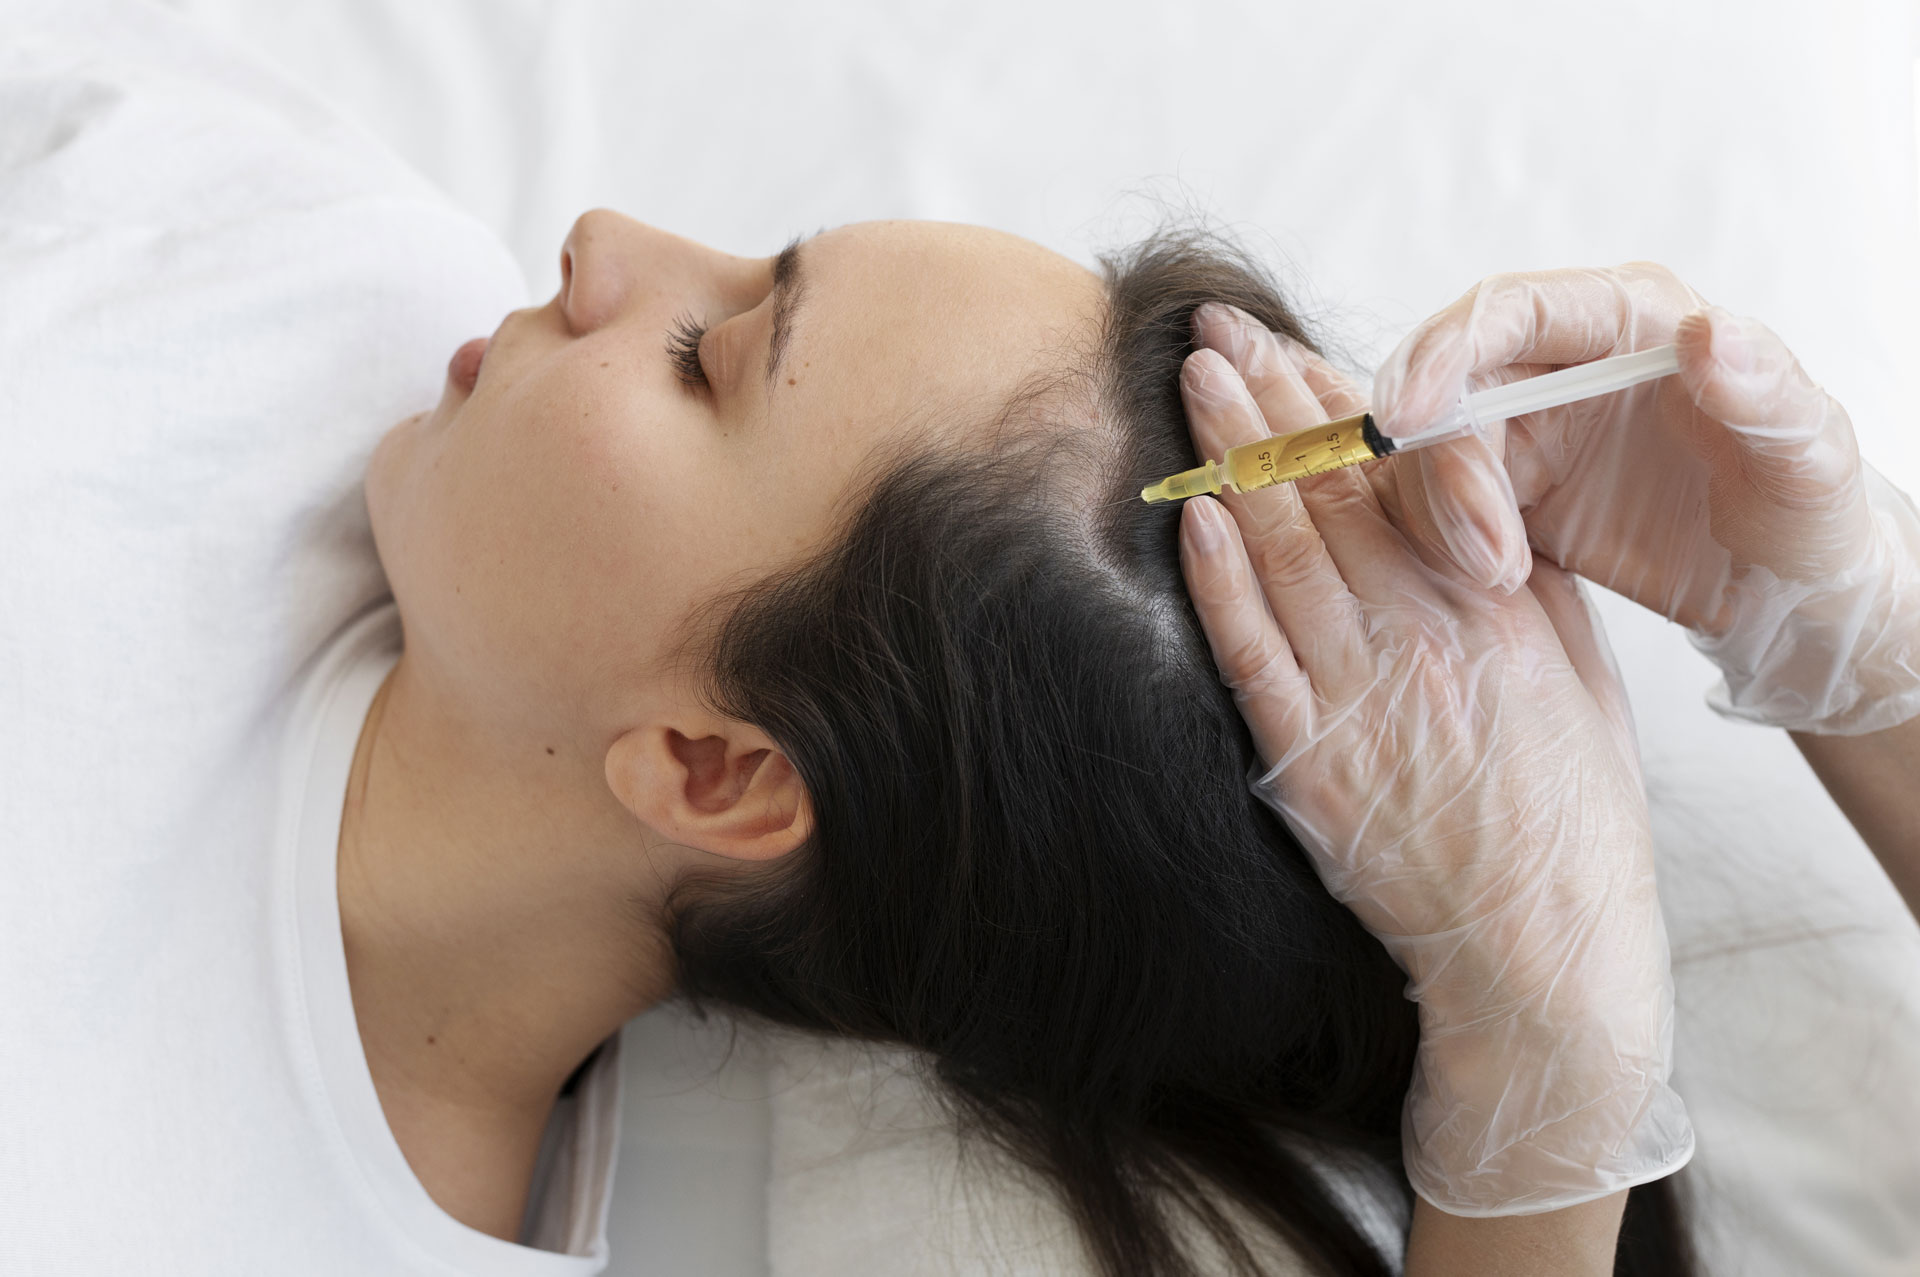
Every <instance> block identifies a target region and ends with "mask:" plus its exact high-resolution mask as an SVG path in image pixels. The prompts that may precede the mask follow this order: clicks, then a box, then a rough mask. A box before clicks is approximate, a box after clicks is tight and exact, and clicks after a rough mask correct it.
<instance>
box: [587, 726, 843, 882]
mask: <svg viewBox="0 0 1920 1277" xmlns="http://www.w3.org/2000/svg"><path fill="white" fill-rule="evenodd" d="M606 775H607V784H608V787H609V788H610V789H612V791H613V793H614V796H615V797H617V798H619V800H620V801H621V803H622V804H623V805H624V806H625V807H626V808H627V809H628V810H629V811H631V812H632V813H633V814H634V816H635V817H636V818H637V819H638V820H640V821H641V823H643V824H645V825H647V826H648V827H649V828H651V829H653V830H654V831H656V832H657V833H659V834H660V835H662V836H663V837H665V838H667V839H669V840H670V841H672V842H676V843H682V844H685V845H687V846H690V847H694V848H697V849H698V850H701V851H706V852H711V853H713V854H714V855H718V856H726V857H728V858H729V859H733V860H774V859H777V858H778V857H780V856H784V855H786V854H787V853H788V852H790V851H792V850H794V849H795V848H796V847H798V846H799V845H800V844H801V843H803V842H805V841H806V839H807V836H808V835H809V834H810V833H812V831H813V812H812V805H811V803H810V802H809V801H808V797H807V792H806V786H805V784H804V783H803V782H802V781H801V779H800V773H799V772H798V771H797V770H796V769H795V768H794V766H793V764H792V763H791V762H790V761H789V760H788V759H787V757H786V755H785V754H783V753H781V752H780V750H779V748H778V746H776V745H775V744H774V743H773V741H772V739H771V738H769V737H768V736H767V735H766V733H764V732H762V731H761V730H760V729H759V728H757V727H754V726H752V725H751V724H747V723H738V722H733V721H730V720H721V719H709V720H706V721H702V722H682V723H678V724H673V723H664V722H656V723H651V724H648V725H646V726H644V727H638V728H635V729H633V730H632V731H630V732H627V733H626V734H625V735H623V736H621V737H620V739H618V740H617V741H615V742H614V743H613V746H612V747H611V748H610V749H609V750H608V751H607V760H606Z"/></svg>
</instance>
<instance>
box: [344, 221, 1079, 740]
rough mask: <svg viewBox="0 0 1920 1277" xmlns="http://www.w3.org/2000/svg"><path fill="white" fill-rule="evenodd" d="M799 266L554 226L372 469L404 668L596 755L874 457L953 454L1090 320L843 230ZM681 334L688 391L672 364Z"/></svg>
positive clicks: (938, 245)
mask: <svg viewBox="0 0 1920 1277" xmlns="http://www.w3.org/2000/svg"><path fill="white" fill-rule="evenodd" d="M795 264H796V266H797V269H795V270H793V271H792V272H791V274H792V276H793V278H792V280H791V281H790V285H791V286H790V287H784V288H781V289H779V290H776V289H775V286H774V285H775V270H774V267H775V259H774V258H747V257H734V256H731V255H729V254H726V253H722V252H718V251H716V250H714V249H710V248H706V247H703V246H701V245H699V244H696V243H694V242H692V241H691V240H686V239H682V238H680V237H679V236H676V235H671V234H668V233H666V232H665V231H660V230H656V229H654V228H653V227H650V226H646V225H644V224H642V223H640V222H636V221H634V220H632V219H631V218H628V217H624V216H622V215H620V214H618V213H614V212H610V211H607V210H605V209H595V210H592V211H590V212H588V213H586V214H584V215H583V216H582V217H581V218H580V219H579V221H578V222H576V223H575V224H574V226H573V229H572V231H571V232H570V233H569V234H568V235H567V238H566V241H565V243H564V245H563V246H562V249H561V286H560V292H559V294H558V296H556V297H555V298H554V299H553V300H552V301H551V302H549V303H548V304H546V305H545V306H540V307H537V308H533V309H529V310H519V311H514V312H513V313H511V314H509V315H508V316H507V317H506V319H505V321H504V322H503V323H502V324H501V325H500V328H499V331H498V332H497V333H495V334H494V336H493V338H492V341H491V344H490V345H489V346H488V347H487V350H486V354H485V359H484V363H483V364H482V366H481V368H480V372H479V377H478V380H477V383H476V384H474V385H473V386H472V388H471V390H469V389H467V388H466V387H465V386H463V385H461V384H459V383H458V382H457V381H456V380H455V378H454V377H453V376H452V375H451V374H450V375H449V378H448V385H447V388H446V391H445V393H444V394H443V395H442V396H441V399H440V402H439V403H438V404H437V405H435V407H434V408H433V409H432V411H430V412H427V413H423V414H420V415H418V416H415V417H410V418H408V419H407V420H405V421H403V422H401V423H400V424H399V425H398V426H396V427H395V428H394V429H393V430H391V431H390V432H389V433H388V434H387V435H386V437H385V438H384V439H382V440H381V442H380V445H379V447H378V448H377V449H376V450H375V452H374V455H373V457H372V460H371V462H370V464H369V467H368V473H367V481H366V489H367V502H368V506H369V510H370V513H371V515H372V520H373V529H374V534H375V540H376V543H377V546H378V549H379V553H380V559H381V562H382V564H383V566H384V567H385V568H386V572H387V576H388V579H389V582H390V584H391V585H392V588H393V591H394V594H395V597H396V599H397V600H398V603H399V608H400V614H401V619H402V624H403V627H404V633H405V638H406V646H407V649H408V651H409V652H410V653H413V654H414V656H415V657H416V658H424V660H425V663H426V665H427V666H428V667H429V668H431V669H434V670H435V671H437V673H438V675H439V676H440V677H444V678H449V679H452V680H454V681H455V682H457V683H459V684H461V685H463V687H464V689H465V690H466V691H467V692H469V693H472V694H473V695H475V696H478V697H484V698H485V699H486V700H488V701H489V702H490V703H491V704H492V705H493V706H494V709H493V710H490V711H487V712H489V713H495V712H497V713H498V714H499V715H500V716H501V717H502V718H517V719H519V720H520V721H519V723H518V724H517V725H518V726H520V727H524V728H527V729H535V728H537V729H539V730H541V731H546V732H551V731H553V730H555V728H556V726H557V725H559V724H567V725H571V726H574V727H577V728H583V729H599V730H600V731H601V732H602V733H603V735H602V740H604V739H605V736H604V733H608V732H611V733H617V732H618V731H619V730H622V728H623V726H624V725H625V724H626V723H627V722H630V716H631V715H632V714H633V713H635V712H636V711H637V710H640V709H641V708H642V707H641V706H638V705H636V704H635V698H636V697H638V698H642V699H644V698H645V697H648V696H656V697H659V696H669V695H676V694H680V693H681V692H684V690H685V689H673V688H669V687H667V686H664V685H663V684H665V683H671V682H673V680H662V679H661V678H660V674H661V672H662V670H663V669H664V668H665V667H664V666H662V665H660V661H661V659H662V658H663V657H665V656H667V655H668V654H670V652H671V651H672V649H673V646H674V644H675V642H676V641H677V640H678V639H679V637H680V635H681V633H682V630H681V626H682V624H683V622H684V621H685V620H686V619H687V618H689V617H690V616H691V615H692V614H693V613H694V611H695V610H696V609H697V607H698V605H699V604H701V603H702V602H704V601H705V600H707V599H710V598H712V597H714V596H715V595H717V594H718V593H719V592H721V591H722V590H725V589H727V588H729V587H733V586H738V585H742V584H745V583H747V582H749V581H751V580H754V579H757V578H759V577H761V576H764V575H765V574H766V573H767V572H769V571H770V570H772V569H774V568H776V567H779V566H782V565H786V564H790V563H792V562H793V561H795V560H796V559H797V558H798V557H799V556H803V555H806V554H807V553H809V552H810V551H813V550H816V549H818V548H820V547H821V546H822V545H823V544H824V543H825V541H826V540H827V539H828V537H829V536H830V535H831V532H832V527H833V524H834V522H835V520H836V519H837V518H838V517H841V516H843V515H844V514H845V513H846V511H845V510H844V509H843V497H844V495H845V493H846V490H847V487H848V484H849V482H850V481H851V480H852V479H853V478H854V477H855V475H856V470H857V469H858V467H859V466H860V463H861V462H862V461H863V460H864V459H865V458H867V457H868V455H869V454H870V453H871V452H872V451H873V450H874V448H875V447H876V446H878V445H881V444H894V443H903V444H908V445H909V446H911V445H913V444H914V443H915V441H914V440H912V439H909V438H906V437H905V436H907V435H920V436H924V442H925V444H926V446H928V447H937V446H941V445H942V444H952V445H956V446H958V447H965V446H967V445H968V444H969V442H970V441H969V440H966V439H938V438H936V437H935V434H934V431H935V429H936V428H937V429H943V430H949V431H950V430H953V429H955V428H956V427H955V425H954V423H956V422H958V423H966V424H963V425H961V426H959V427H958V428H959V429H965V430H969V431H983V430H985V429H986V428H987V427H988V425H989V424H990V422H991V420H992V418H993V416H994V409H995V408H996V407H997V406H998V404H999V403H1000V402H1002V401H1003V400H1004V399H1005V398H1006V397H1007V395H1009V394H1010V393H1011V392H1012V391H1014V390H1015V389H1016V388H1017V386H1018V384H1019V383H1020V381H1021V380H1022V379H1023V378H1024V377H1025V376H1027V375H1029V374H1031V373H1035V372H1039V371H1043V370H1048V369H1053V368H1057V367H1059V366H1060V365H1061V364H1063V363H1064V362H1066V361H1067V358H1068V356H1067V355H1066V353H1065V352H1064V350H1063V347H1065V346H1067V345H1068V344H1070V343H1073V342H1076V341H1086V340H1089V339H1090V338H1091V336H1092V334H1093V333H1094V331H1095V329H1096V326H1097V324H1098V321H1099V318H1100V316H1101V313H1102V311H1103V308H1104V298H1103V291H1102V287H1101V284H1100V281H1099V278H1098V277H1097V276H1096V275H1094V274H1093V273H1092V272H1091V271H1088V270H1087V269H1085V268H1084V267H1081V266H1079V265H1078V264H1076V263H1074V262H1072V261H1070V260H1069V259H1067V258H1065V257H1062V256H1060V255H1058V254H1056V253H1053V252H1050V251H1048V250H1046V249H1044V248H1041V247H1040V246H1038V245H1036V244H1033V243H1031V242H1030V241H1027V240H1024V239H1021V238H1019V237H1017V236H1014V235H1009V234H1005V233H1002V232H998V231H992V230H987V229H984V228H980V227H973V226H961V225H955V224H950V223H942V222H910V221H885V222H864V223H857V224H852V225H848V226H843V227H839V228H837V229H835V230H832V231H826V232H823V233H821V234H819V235H817V236H815V237H814V238H812V239H810V240H808V241H806V242H805V243H804V245H803V246H802V247H801V248H800V249H799V251H798V257H797V262H796V263H795ZM683 317H684V318H685V319H687V320H690V321H691V323H692V324H693V325H695V326H703V327H704V328H705V330H706V331H705V335H704V337H702V338H701V339H700V341H699V343H698V367H699V368H700V369H701V370H703V372H704V376H705V384H704V385H688V384H686V383H685V382H683V381H682V380H681V378H680V376H679V375H677V372H676V360H675V358H674V356H673V354H672V353H670V351H669V343H670V340H671V338H672V336H673V332H674V329H675V324H676V320H678V319H681V318H683ZM776 328H778V329H779V330H780V331H779V333H778V335H777V337H776ZM770 355H771V356H773V357H775V358H776V359H777V367H776V368H775V369H774V370H773V375H772V376H771V377H769V375H768V372H767V368H768V361H769V356H770ZM514 725H515V724H511V723H504V722H503V723H495V724H493V726H496V727H498V726H514ZM580 743H582V744H585V743H587V742H584V741H583V742H580Z"/></svg>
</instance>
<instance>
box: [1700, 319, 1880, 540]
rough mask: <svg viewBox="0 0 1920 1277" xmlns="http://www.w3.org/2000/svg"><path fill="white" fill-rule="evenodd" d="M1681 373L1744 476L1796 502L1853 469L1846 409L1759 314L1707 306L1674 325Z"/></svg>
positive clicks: (1836, 483)
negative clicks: (1724, 437) (1716, 424)
mask: <svg viewBox="0 0 1920 1277" xmlns="http://www.w3.org/2000/svg"><path fill="white" fill-rule="evenodd" d="M1673 340H1674V346H1675V348H1676V350H1677V352H1678V354H1679V357H1680V376H1681V379H1682V380H1683V381H1684V382H1685V383H1686V386H1687V390H1688V392H1689V393H1690V394H1691V395H1692V396H1693V402H1694V405H1695V406H1696V407H1698V408H1699V409H1700V411H1701V412H1702V413H1704V414H1705V415H1707V416H1708V417H1711V418H1713V419H1714V420H1715V421H1717V422H1720V423H1721V424H1722V425H1724V426H1725V427H1726V428H1727V434H1728V436H1729V438H1730V439H1731V441H1732V442H1733V443H1734V445H1735V447H1736V449H1737V450H1738V455H1739V456H1740V459H1741V461H1742V463H1743V464H1742V468H1743V469H1744V470H1745V472H1746V473H1747V475H1748V477H1749V478H1751V479H1753V480H1755V481H1756V482H1757V483H1758V485H1759V486H1761V487H1763V488H1764V489H1766V490H1767V491H1768V495H1769V496H1773V497H1775V498H1779V499H1784V500H1786V501H1787V502H1789V503H1792V504H1797V503H1798V502H1799V501H1804V500H1806V499H1808V498H1816V499H1817V498H1818V497H1820V496H1824V495H1826V494H1827V493H1829V492H1831V491H1833V490H1834V489H1836V488H1838V487H1840V486H1842V485H1844V484H1846V483H1847V482H1848V481H1849V480H1850V479H1851V478H1852V477H1853V475H1854V472H1855V471H1856V470H1857V469H1858V468H1859V452H1858V449H1857V447H1856V445H1855V443H1854V439H1853V424H1852V422H1850V421H1849V420H1848V419H1847V414H1846V410H1845V409H1844V408H1842V407H1841V406H1840V405H1839V404H1838V403H1836V402H1835V401H1834V399H1833V398H1832V396H1830V395H1828V394H1827V392H1826V391H1824V390H1822V389H1821V388H1820V387H1819V386H1818V385H1816V384H1815V383H1814V381H1813V379H1812V378H1811V377H1809V376H1807V374H1806V370H1805V369H1803V368H1801V366H1800V361H1799V360H1797V359H1795V358H1794V357H1793V352H1792V351H1790V350H1788V349H1787V347H1786V343H1785V342H1783V341H1781V340H1780V338H1779V337H1778V336H1776V335H1775V334H1774V332H1773V330H1772V329H1770V328H1768V327H1767V326H1766V325H1765V324H1762V323H1760V322H1759V321H1758V320H1753V319H1745V318H1742V317H1740V316H1738V315H1734V314H1732V313H1731V312H1729V311H1727V310H1725V309H1723V308H1721V307H1719V306H1708V307H1705V308H1703V309H1701V310H1696V311H1693V312H1692V313H1690V314H1688V315H1685V316H1682V317H1681V319H1680V322H1679V324H1678V325H1676V326H1675V328H1674V334H1673Z"/></svg>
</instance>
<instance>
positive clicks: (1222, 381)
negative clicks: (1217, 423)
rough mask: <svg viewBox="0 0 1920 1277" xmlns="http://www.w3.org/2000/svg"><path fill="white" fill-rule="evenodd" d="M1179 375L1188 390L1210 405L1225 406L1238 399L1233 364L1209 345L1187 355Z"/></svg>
mask: <svg viewBox="0 0 1920 1277" xmlns="http://www.w3.org/2000/svg"><path fill="white" fill-rule="evenodd" d="M1180 375H1181V376H1183V377H1184V378H1186V382H1187V388H1188V390H1189V391H1191V392H1192V393H1193V394H1194V395H1195V396H1197V397H1198V398H1200V399H1203V400H1205V401H1206V402H1207V403H1209V404H1211V405H1214V406H1216V407H1226V406H1228V405H1230V404H1235V403H1238V402H1239V401H1240V388H1239V387H1238V386H1236V385H1234V381H1235V380H1236V378H1237V374H1236V373H1235V372H1234V368H1233V365H1232V364H1230V363H1228V362H1227V358H1226V356H1225V355H1222V354H1221V353H1220V352H1219V351H1217V350H1215V349H1213V348H1212V347H1211V346H1209V347H1207V348H1206V349H1204V350H1200V351H1197V352H1195V353H1194V354H1192V355H1189V356H1188V357H1187V362H1186V366H1185V367H1183V368H1182V369H1181V370H1180Z"/></svg>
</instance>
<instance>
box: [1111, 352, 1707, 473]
mask: <svg viewBox="0 0 1920 1277" xmlns="http://www.w3.org/2000/svg"><path fill="white" fill-rule="evenodd" d="M1679 371H1680V358H1679V354H1678V352H1677V351H1676V350H1675V348H1674V346H1673V345H1672V343H1668V344H1667V345H1665V346H1656V347H1654V348H1653V349H1652V350H1642V351H1637V352H1635V353H1634V354H1631V355H1616V356H1614V357H1613V358H1612V359H1597V360H1595V361H1593V362H1592V363H1586V364H1575V365H1574V366H1572V367H1570V368H1561V369H1559V370H1558V371H1555V372H1550V373H1543V374H1541V375H1540V376H1538V377H1528V378H1525V379H1524V380H1521V381H1514V382H1509V383H1507V384H1506V385H1504V386H1494V387H1491V388H1489V389H1487V390H1476V391H1474V392H1473V393H1471V394H1467V395H1463V396H1461V398H1460V402H1459V403H1457V404H1456V405H1455V406H1454V408H1453V411H1452V412H1450V413H1448V414H1447V415H1446V416H1444V417H1442V418H1441V419H1440V420H1439V421H1436V422H1434V423H1433V424H1432V425H1430V426H1428V427H1427V428H1426V429H1424V430H1422V431H1420V432H1419V433H1418V434H1413V435H1408V436H1407V437H1406V438H1403V439H1389V438H1387V437H1386V436H1385V435H1383V434H1381V433H1380V430H1379V428H1378V427H1377V426H1375V424H1374V420H1373V414H1372V413H1370V412H1363V413H1358V414H1356V415H1354V416H1351V417H1342V418H1340V419H1339V420H1337V421H1329V422H1327V423H1326V424H1325V425H1321V426H1315V427H1314V428H1312V429H1311V430H1300V431H1296V432H1295V433H1293V434H1285V435H1273V436H1270V437H1268V438H1266V439H1262V440H1260V441H1258V442H1257V443H1243V444H1241V445H1240V446H1239V447H1237V448H1229V449H1227V450H1226V455H1225V457H1224V458H1223V459H1222V460H1220V461H1208V462H1207V463H1206V464H1205V465H1203V466H1196V467H1195V468H1194V469H1192V470H1183V471H1181V472H1180V473H1179V474H1173V475H1168V476H1167V477H1166V478H1164V479H1162V480H1161V481H1160V482H1158V483H1154V484H1149V485H1147V486H1146V487H1144V488H1142V489H1140V499H1141V500H1143V501H1179V500H1182V499H1183V498H1186V497H1192V496H1198V495H1199V494H1200V493H1203V492H1205V493H1209V494H1213V493H1218V492H1219V491H1220V490H1221V489H1222V488H1232V489H1233V490H1234V491H1235V492H1252V491H1254V490H1256V489H1259V488H1264V487H1267V486H1269V485H1271V484H1275V483H1290V482H1292V481H1293V480H1295V479H1304V478H1306V477H1307V476H1308V475H1310V474H1322V473H1324V472H1326V471H1328V470H1338V469H1339V468H1340V467H1342V466H1352V465H1358V464H1360V463H1361V462H1363V461H1372V460H1374V459H1375V458H1376V457H1385V456H1389V455H1391V454H1393V453H1396V452H1411V451H1413V450H1414V449H1416V448H1426V447H1431V446H1432V445H1434V444H1436V443H1445V442H1446V441H1447V440H1449V439H1458V438H1460V437H1461V436H1463V435H1468V434H1473V433H1476V432H1482V433H1483V432H1485V431H1486V429H1487V428H1488V427H1489V426H1492V425H1493V424H1494V423H1495V422H1499V421H1504V420H1506V419H1508V418H1510V417H1519V416H1524V415H1525V414H1527V413H1530V412H1539V411H1541V410H1542V409H1546V408H1558V407H1560V406H1561V405H1563V404H1570V403H1574V402H1576V401H1578V400H1581V399H1591V398H1594V397H1595V396H1598V395H1606V394H1612V393H1613V392H1614V391H1616V390H1624V389H1626V388H1627V387H1628V386H1637V385H1639V384H1640V383H1641V382H1644V381H1653V380H1655V379H1657V378H1660V377H1666V376H1670V375H1672V374H1673V373H1676V372H1679Z"/></svg>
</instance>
